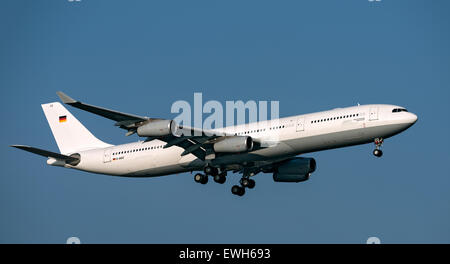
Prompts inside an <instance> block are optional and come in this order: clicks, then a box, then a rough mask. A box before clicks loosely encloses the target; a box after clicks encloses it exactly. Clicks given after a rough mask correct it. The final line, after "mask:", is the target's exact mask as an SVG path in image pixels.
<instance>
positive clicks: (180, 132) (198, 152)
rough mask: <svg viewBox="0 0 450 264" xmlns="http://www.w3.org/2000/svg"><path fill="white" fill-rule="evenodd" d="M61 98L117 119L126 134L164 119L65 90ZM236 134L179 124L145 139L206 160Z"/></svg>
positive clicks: (91, 111) (118, 124)
mask: <svg viewBox="0 0 450 264" xmlns="http://www.w3.org/2000/svg"><path fill="white" fill-rule="evenodd" d="M57 94H58V96H59V98H60V99H61V100H62V101H63V103H65V104H68V105H70V106H73V107H76V108H79V109H82V110H85V111H88V112H90V113H93V114H96V115H100V116H103V117H105V118H108V119H111V120H114V121H116V123H115V126H119V127H120V128H123V129H126V130H128V132H127V133H126V134H125V135H126V136H129V135H132V134H134V133H136V132H137V130H138V128H139V127H140V126H143V125H146V124H148V123H151V122H153V121H157V120H164V119H161V118H149V117H144V116H137V115H133V114H127V113H122V112H119V111H115V110H110V109H106V108H103V107H98V106H93V105H89V104H85V103H82V102H80V101H77V100H75V99H72V98H71V97H69V96H68V95H66V94H64V93H63V92H57ZM234 136H235V135H234V134H226V133H224V132H221V131H220V130H202V129H198V128H192V127H186V126H181V125H180V126H177V131H176V133H170V134H168V135H164V136H158V137H147V138H146V140H145V141H151V140H154V139H159V140H162V141H165V142H166V143H167V144H166V145H165V146H164V148H168V147H171V146H178V147H181V148H183V149H184V150H185V151H184V152H183V153H182V154H181V155H182V156H184V155H187V154H191V153H192V154H194V155H195V156H196V157H197V158H199V159H201V160H205V159H206V158H207V156H208V155H209V154H214V151H213V144H214V143H216V142H218V141H220V140H224V139H225V138H227V137H234ZM255 146H256V147H258V146H259V147H260V144H259V143H258V142H255Z"/></svg>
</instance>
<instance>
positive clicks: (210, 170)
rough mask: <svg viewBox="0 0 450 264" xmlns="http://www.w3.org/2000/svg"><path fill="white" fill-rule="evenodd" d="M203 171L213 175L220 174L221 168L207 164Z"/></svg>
mask: <svg viewBox="0 0 450 264" xmlns="http://www.w3.org/2000/svg"><path fill="white" fill-rule="evenodd" d="M203 171H204V172H205V174H208V175H212V176H215V175H217V174H219V170H218V169H217V168H214V167H211V166H206V167H205V168H204V169H203Z"/></svg>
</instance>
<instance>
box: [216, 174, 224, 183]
mask: <svg viewBox="0 0 450 264" xmlns="http://www.w3.org/2000/svg"><path fill="white" fill-rule="evenodd" d="M226 180H227V178H226V177H225V176H224V175H220V174H216V175H214V181H215V182H217V183H220V184H223V183H225V181H226Z"/></svg>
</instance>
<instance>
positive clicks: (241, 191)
mask: <svg viewBox="0 0 450 264" xmlns="http://www.w3.org/2000/svg"><path fill="white" fill-rule="evenodd" d="M231 192H232V193H233V194H234V195H238V196H242V195H244V194H245V188H243V187H241V186H239V185H233V187H231Z"/></svg>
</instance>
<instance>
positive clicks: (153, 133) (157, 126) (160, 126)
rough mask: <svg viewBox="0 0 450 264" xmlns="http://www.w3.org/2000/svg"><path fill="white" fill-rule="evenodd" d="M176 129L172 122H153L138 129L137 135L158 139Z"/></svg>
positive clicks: (174, 123) (175, 124)
mask: <svg viewBox="0 0 450 264" xmlns="http://www.w3.org/2000/svg"><path fill="white" fill-rule="evenodd" d="M177 129H178V125H177V123H176V122H175V121H173V120H154V121H151V122H149V123H147V124H145V125H143V126H140V127H138V129H137V134H138V135H139V136H140V137H160V136H167V135H170V134H171V133H172V132H174V133H175V131H176V130H177Z"/></svg>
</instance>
